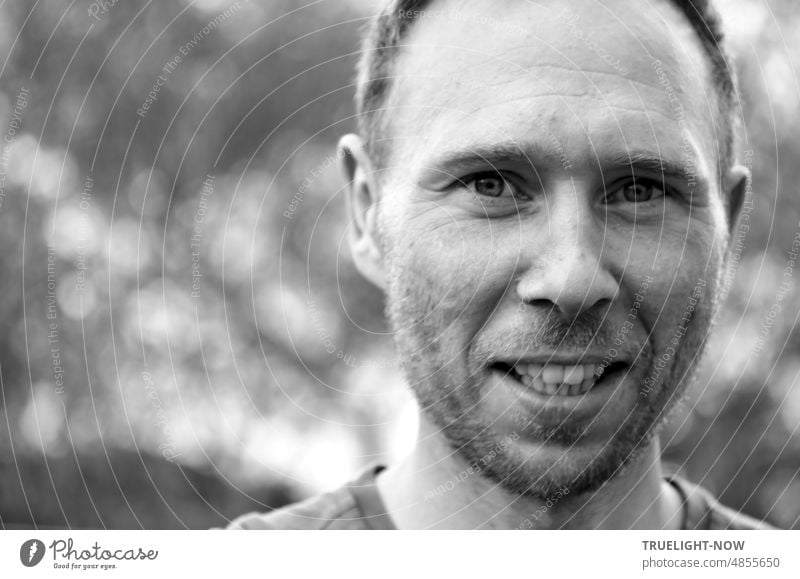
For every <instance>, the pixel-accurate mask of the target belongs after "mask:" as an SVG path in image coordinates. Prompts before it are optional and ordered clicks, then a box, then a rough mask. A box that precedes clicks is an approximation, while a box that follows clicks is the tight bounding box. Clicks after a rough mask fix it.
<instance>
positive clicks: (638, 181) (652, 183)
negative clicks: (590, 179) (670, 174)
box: [603, 177, 672, 205]
mask: <svg viewBox="0 0 800 579" xmlns="http://www.w3.org/2000/svg"><path fill="white" fill-rule="evenodd" d="M628 187H645V188H647V189H654V190H656V191H659V192H660V194H654V195H652V196H651V197H650V198H648V199H645V200H643V201H630V200H627V199H623V200H622V201H621V202H623V203H634V204H636V203H647V202H649V201H656V200H658V199H662V198H664V197H667V196H668V195H671V194H672V191H671V189H670V188H669V187H668V186H667V185H664V184H663V183H661V182H660V181H657V180H654V179H647V178H633V177H632V178H630V179H628V180H626V181H622V182H619V183H618V184H616V185H614V189H613V190H611V191H610V193H609V194H608V195H605V196H604V197H603V203H605V204H606V205H608V204H609V203H614V202H615V201H612V200H611V197H613V196H615V195H617V194H618V193H619V192H621V191H622V192H623V193H622V194H623V195H624V191H625V189H626V188H628ZM607 191H608V189H607Z"/></svg>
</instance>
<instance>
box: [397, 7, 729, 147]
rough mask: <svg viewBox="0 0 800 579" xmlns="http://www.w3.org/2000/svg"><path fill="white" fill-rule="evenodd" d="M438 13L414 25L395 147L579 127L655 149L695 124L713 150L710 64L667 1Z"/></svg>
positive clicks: (592, 135)
mask: <svg viewBox="0 0 800 579" xmlns="http://www.w3.org/2000/svg"><path fill="white" fill-rule="evenodd" d="M429 8H430V10H429V11H426V12H420V13H419V14H417V15H416V17H417V20H418V21H417V22H415V23H414V25H413V26H412V27H411V29H410V31H409V34H408V36H407V40H406V42H404V43H403V49H402V52H401V55H400V57H399V58H398V62H397V66H396V67H395V69H394V73H395V74H396V75H397V77H396V79H395V81H394V88H393V90H392V94H391V96H390V98H389V100H388V101H387V103H386V105H387V106H388V107H389V110H388V111H387V114H388V115H389V116H390V118H391V119H392V120H391V121H390V126H393V129H394V130H392V133H393V135H392V136H393V137H396V138H398V137H399V138H400V139H401V140H402V138H404V137H412V135H413V134H414V132H415V131H416V132H417V133H426V134H428V135H434V138H435V139H436V140H445V141H446V140H451V139H456V140H463V141H464V142H469V141H471V140H475V139H476V138H477V140H478V141H479V140H480V139H481V138H482V137H481V133H482V134H483V138H486V139H490V138H491V139H496V138H500V137H501V135H497V136H491V137H490V133H492V132H498V133H503V135H502V137H503V139H504V140H508V139H509V138H510V139H512V140H513V139H515V138H517V137H519V138H520V139H522V140H523V141H524V139H525V135H530V134H532V131H531V129H534V131H533V132H535V133H536V134H537V135H538V138H539V139H540V140H541V139H542V135H546V134H547V133H548V132H550V131H552V132H553V135H551V137H552V136H555V135H560V134H561V131H559V130H558V129H559V126H560V125H562V124H563V123H572V124H574V125H576V126H580V127H582V128H583V129H584V132H585V133H586V135H585V137H586V138H587V139H589V140H595V141H597V140H598V139H602V138H610V137H614V136H616V137H617V140H618V141H619V140H620V139H621V140H622V141H625V140H626V138H633V137H636V138H641V139H644V140H651V141H652V140H653V139H656V138H657V137H658V134H659V133H661V134H663V132H664V131H672V132H680V131H681V130H682V129H683V126H682V125H681V124H680V123H679V122H678V121H680V120H684V119H685V120H686V121H687V125H688V126H695V127H700V126H702V127H703V130H702V131H701V132H702V133H703V135H702V136H701V139H702V140H703V141H706V139H709V141H708V145H711V141H710V139H711V137H713V135H712V134H711V129H713V124H712V119H713V117H714V115H715V112H716V110H717V109H716V101H715V93H714V90H713V87H712V85H711V84H710V73H709V66H708V63H707V62H706V59H705V58H703V53H702V47H701V45H700V42H699V40H698V39H697V38H696V36H695V35H694V32H693V30H692V29H691V26H690V24H689V23H688V21H686V19H685V17H684V16H683V15H682V14H681V13H680V12H679V11H678V10H677V9H676V8H675V7H674V6H673V5H672V4H671V2H669V1H668V0H656V1H654V2H642V3H641V4H640V3H638V2H637V3H635V4H633V3H630V2H624V1H623V0H608V1H603V2H598V1H597V0H594V1H590V0H578V1H575V2H569V3H564V2H556V1H545V2H528V1H525V0H501V1H499V2H492V4H491V6H487V4H486V3H485V2H477V1H475V0H472V1H467V2H456V1H455V0H437V1H434V2H432V3H431V4H430V6H429ZM654 129H657V130H654ZM476 132H477V133H478V134H477V135H476V134H471V133H476ZM626 134H627V136H626ZM561 137H562V138H563V135H561ZM573 137H574V133H573ZM551 140H552V138H551ZM570 144H574V143H559V145H560V146H564V147H565V148H568V147H567V146H568V145H570ZM397 146H399V147H402V145H397ZM438 146H439V145H437V147H438ZM417 152H421V151H419V149H417Z"/></svg>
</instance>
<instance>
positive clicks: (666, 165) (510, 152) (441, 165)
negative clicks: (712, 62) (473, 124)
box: [423, 142, 706, 183]
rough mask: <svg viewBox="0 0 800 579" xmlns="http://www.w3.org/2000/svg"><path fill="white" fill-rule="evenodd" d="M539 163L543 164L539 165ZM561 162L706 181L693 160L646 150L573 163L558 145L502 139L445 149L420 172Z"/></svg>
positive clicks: (453, 172) (454, 173)
mask: <svg viewBox="0 0 800 579" xmlns="http://www.w3.org/2000/svg"><path fill="white" fill-rule="evenodd" d="M542 162H544V163H545V164H544V165H543V164H542ZM564 162H567V163H569V164H570V165H571V166H574V167H576V169H578V170H581V169H580V167H579V165H581V164H583V165H586V166H587V167H591V168H592V169H594V170H598V169H599V170H600V171H601V172H603V171H613V170H616V169H628V170H630V171H631V172H633V173H634V174H635V173H637V172H645V173H651V174H654V175H659V176H663V178H664V179H665V180H669V181H682V180H687V179H689V178H690V177H692V176H693V177H694V179H695V180H696V181H697V182H698V183H705V181H706V178H705V176H704V174H703V173H702V171H701V170H700V168H699V167H698V164H697V163H695V168H694V170H693V171H690V170H689V167H688V166H687V165H686V164H685V163H684V162H682V161H681V160H678V159H672V158H670V157H669V156H664V155H660V154H658V153H655V152H650V151H625V152H618V153H612V154H609V155H608V156H605V155H603V153H602V151H598V157H593V158H591V159H588V160H582V161H581V162H580V163H579V162H577V161H576V162H573V159H571V158H570V157H569V156H568V155H567V153H566V152H565V151H564V150H563V149H561V148H558V147H545V146H540V145H533V146H531V145H530V144H526V145H525V146H523V145H521V144H516V143H502V142H501V143H493V144H488V145H475V146H473V147H465V148H463V149H458V150H452V151H445V152H443V153H441V154H439V155H437V156H435V157H434V158H433V159H431V160H430V161H429V162H426V163H425V165H424V166H423V171H424V172H425V173H426V174H441V173H447V174H448V175H450V176H458V173H460V172H461V171H467V170H471V169H475V168H476V167H481V166H490V167H491V166H501V167H502V166H506V165H509V164H516V165H526V166H528V167H530V168H531V169H532V170H534V171H535V172H537V173H538V172H539V171H538V169H540V168H541V169H543V168H544V167H545V166H546V165H551V166H552V165H555V166H558V167H562V166H563V164H564ZM585 170H588V169H585Z"/></svg>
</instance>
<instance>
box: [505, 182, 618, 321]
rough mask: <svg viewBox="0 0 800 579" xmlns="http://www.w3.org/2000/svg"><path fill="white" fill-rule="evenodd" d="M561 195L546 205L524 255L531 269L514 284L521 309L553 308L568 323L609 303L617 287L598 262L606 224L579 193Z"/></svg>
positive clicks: (600, 261)
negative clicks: (521, 303)
mask: <svg viewBox="0 0 800 579" xmlns="http://www.w3.org/2000/svg"><path fill="white" fill-rule="evenodd" d="M563 193H564V194H563V195H561V196H560V198H559V199H558V200H557V201H553V202H550V203H549V207H548V209H549V211H548V212H547V213H546V214H545V215H543V216H542V219H543V221H544V222H545V224H544V226H543V227H542V228H541V229H539V230H538V231H537V232H536V233H534V234H533V235H534V236H535V237H534V240H533V241H532V243H529V244H527V248H526V249H525V250H524V251H530V252H531V253H530V258H531V259H530V261H528V263H530V264H531V266H530V267H529V268H528V269H527V270H526V271H525V272H524V273H523V274H522V277H521V278H520V280H519V283H518V284H517V295H518V296H519V297H520V298H521V299H522V301H523V303H525V304H528V305H531V306H540V307H545V308H548V309H555V310H556V311H557V313H558V314H559V315H560V316H561V317H563V318H564V319H565V320H566V321H571V320H573V319H575V318H577V317H578V316H580V315H581V314H582V313H584V312H586V311H588V310H591V309H595V311H597V309H600V308H603V307H604V306H607V305H608V304H610V303H611V301H612V300H613V299H614V297H615V296H616V295H617V292H618V291H619V284H618V282H617V280H616V279H615V277H614V276H613V275H612V273H611V272H610V271H609V269H608V267H607V266H606V264H604V263H603V258H602V247H603V243H604V238H605V231H604V230H605V226H604V223H603V222H604V221H605V220H604V219H603V218H602V216H598V215H595V214H593V209H592V207H591V206H590V204H589V203H588V202H587V201H585V200H584V199H582V198H581V195H580V194H577V193H576V192H575V191H570V192H566V191H564V192H563ZM540 224H541V222H540Z"/></svg>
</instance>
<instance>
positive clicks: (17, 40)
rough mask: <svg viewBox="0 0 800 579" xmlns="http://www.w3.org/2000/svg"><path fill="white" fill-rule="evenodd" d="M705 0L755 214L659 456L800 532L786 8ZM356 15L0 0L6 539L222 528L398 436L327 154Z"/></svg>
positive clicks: (401, 432)
mask: <svg viewBox="0 0 800 579" xmlns="http://www.w3.org/2000/svg"><path fill="white" fill-rule="evenodd" d="M720 5H721V9H722V11H723V12H724V13H725V14H726V16H727V20H728V21H729V28H730V37H731V40H732V43H733V46H734V47H735V49H736V51H737V52H738V54H739V60H738V62H737V67H738V70H739V75H740V78H741V84H742V93H743V110H742V119H743V123H744V127H745V131H744V132H745V146H744V148H745V150H746V151H750V153H748V154H747V155H746V156H745V160H746V161H747V163H748V164H750V165H751V167H752V171H753V176H754V177H753V191H752V197H751V198H750V200H751V201H752V207H751V208H750V209H748V211H749V229H744V228H742V229H740V231H739V232H738V233H737V236H736V238H735V242H736V244H737V245H736V249H737V251H736V261H735V263H734V266H735V267H734V268H733V269H732V271H731V274H730V276H729V281H730V295H729V299H728V301H727V303H726V305H725V308H724V311H723V315H722V316H721V319H720V320H719V323H718V326H717V331H716V334H715V337H714V338H713V340H712V345H711V352H710V355H709V356H708V359H707V363H706V364H705V366H704V368H703V371H702V375H701V376H700V379H699V380H698V384H697V385H696V387H695V388H694V389H693V390H692V392H691V399H690V400H688V401H687V402H686V403H685V404H684V405H683V407H682V409H681V411H680V413H679V414H678V415H677V416H676V418H675V420H673V421H672V423H671V424H670V426H669V427H668V428H667V431H666V433H665V436H664V441H665V446H666V450H665V453H666V457H667V460H668V462H669V464H670V467H671V469H673V470H677V471H680V472H682V473H683V474H684V475H686V476H687V477H688V478H690V479H691V480H693V481H695V482H698V483H700V484H702V485H704V486H706V487H708V488H709V489H710V490H712V491H713V492H715V493H716V494H718V495H719V496H720V497H721V499H722V501H723V502H725V503H726V504H728V505H730V506H732V507H735V508H740V509H743V510H744V511H746V512H748V513H750V514H753V515H755V516H757V517H763V518H766V519H768V520H769V521H771V522H773V523H774V524H777V525H779V526H782V527H795V528H800V473H799V472H798V466H799V465H800V432H798V424H800V389H799V388H798V379H799V378H800V348H799V347H798V346H800V333H799V332H798V331H797V330H796V328H797V318H798V313H800V296H799V295H798V291H797V288H796V285H797V284H795V283H794V281H792V280H791V279H789V283H788V284H784V285H781V284H782V283H783V282H784V281H785V280H786V277H785V276H784V271H785V268H786V267H787V266H790V265H791V264H790V261H789V260H790V257H791V256H790V252H791V251H792V250H793V242H794V243H798V241H795V238H796V236H798V235H800V200H799V199H798V190H797V185H796V184H797V183H798V182H800V174H798V173H800V164H798V163H797V159H798V158H800V140H798V139H797V137H796V135H797V128H798V96H799V95H800V86H799V85H798V67H799V66H800V11H798V10H797V7H796V5H795V3H794V2H793V1H792V0H727V1H722V2H720ZM374 9H375V2H374V1H366V0H348V1H344V0H339V1H332V0H328V1H324V0H318V1H315V2H309V3H308V4H304V3H301V2H297V1H290V0H271V1H269V2H267V1H266V0H265V1H263V2H257V1H256V0H251V1H245V0H241V1H233V2H231V1H229V0H197V1H194V2H190V1H189V0H185V1H178V0H175V1H168V2H153V1H152V0H150V1H147V0H118V1H115V0H105V1H103V2H101V1H100V0H98V1H96V2H89V1H86V0H72V1H71V2H60V1H57V0H41V1H38V2H35V3H31V2H5V3H2V4H0V62H1V63H2V64H1V65H0V132H1V133H2V134H3V137H1V138H2V139H3V140H2V141H1V142H0V238H1V239H2V243H3V246H4V247H5V248H6V249H7V251H4V252H2V254H0V260H1V261H2V267H3V287H4V292H3V294H2V295H0V320H2V324H3V328H4V332H2V334H0V342H1V347H0V380H1V381H2V401H1V402H2V408H3V412H2V414H0V420H1V421H2V422H3V424H2V426H1V427H0V526H2V527H5V528H20V527H23V528H24V527H34V526H37V527H72V528H84V527H93V528H101V527H107V528H139V527H144V528H183V527H189V528H204V527H208V526H214V525H217V526H219V525H224V524H225V523H226V521H227V520H229V519H230V518H232V517H234V516H237V515H239V514H241V513H243V512H245V511H249V510H253V509H258V510H267V509H269V508H274V507H277V506H280V505H283V504H285V503H287V502H289V501H293V500H297V499H299V498H302V497H304V496H307V495H309V494H312V493H316V492H319V491H321V490H325V489H329V488H332V487H334V486H336V485H338V484H341V483H343V482H345V481H346V480H348V479H350V478H351V477H352V476H353V475H354V474H355V473H357V472H358V470H359V469H360V468H363V467H364V466H365V465H367V464H369V463H373V462H376V461H391V460H393V459H394V458H397V457H399V456H401V455H402V454H403V453H405V452H406V451H407V450H408V449H409V448H410V447H411V445H412V444H413V432H414V428H415V424H414V418H413V417H414V406H413V401H412V400H411V397H410V395H409V394H408V393H407V392H406V390H405V388H404V386H403V383H402V380H401V378H400V376H399V374H398V370H397V364H396V362H395V360H394V357H393V353H392V349H391V340H390V337H389V336H388V334H387V328H386V324H385V323H384V321H383V317H382V308H383V303H382V297H381V295H380V294H379V293H378V292H377V290H375V289H373V288H372V287H371V286H369V285H368V284H367V283H366V282H365V281H363V280H362V279H361V278H360V277H359V276H358V275H357V274H356V272H355V269H354V267H353V265H352V263H351V261H350V257H349V253H348V251H347V248H346V246H345V245H343V240H344V238H345V237H344V236H345V233H346V227H347V223H346V221H345V220H344V216H343V204H342V202H341V196H340V188H341V185H342V183H341V180H340V178H339V174H338V170H337V166H336V158H335V143H336V140H337V138H338V136H340V135H341V134H343V133H344V132H347V131H350V130H353V128H354V122H353V119H352V115H353V107H352V95H353V86H352V79H353V66H354V63H355V59H356V51H357V49H358V38H359V30H360V26H361V25H362V24H363V22H364V20H365V18H366V17H367V16H368V15H369V14H370V13H371V12H372V11H373V10H374ZM797 249H798V246H797V245H795V247H794V250H797ZM789 278H791V276H789Z"/></svg>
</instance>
